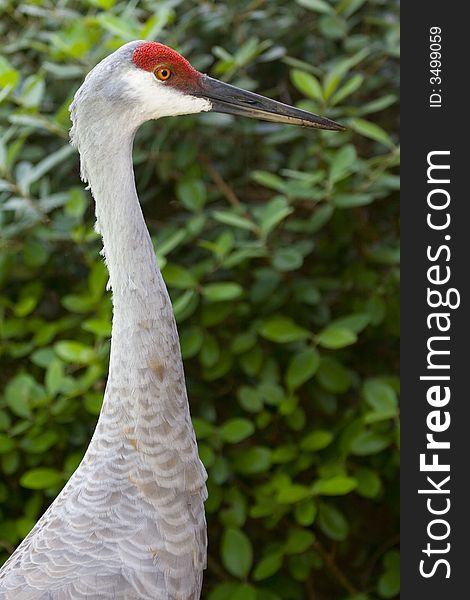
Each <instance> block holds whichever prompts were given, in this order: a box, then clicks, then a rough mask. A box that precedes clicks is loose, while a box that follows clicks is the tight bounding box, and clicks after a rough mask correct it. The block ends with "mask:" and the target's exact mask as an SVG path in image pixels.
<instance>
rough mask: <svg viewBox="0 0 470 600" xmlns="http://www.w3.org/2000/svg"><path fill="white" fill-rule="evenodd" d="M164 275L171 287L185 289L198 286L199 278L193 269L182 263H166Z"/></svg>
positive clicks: (163, 270)
mask: <svg viewBox="0 0 470 600" xmlns="http://www.w3.org/2000/svg"><path fill="white" fill-rule="evenodd" d="M162 275H163V278H164V280H165V283H166V284H167V285H168V286H169V287H175V288H178V289H181V290H185V289H188V288H193V287H195V286H197V280H196V278H195V277H194V275H193V274H192V273H191V271H189V270H188V269H185V268H184V267H181V266H180V265H174V264H170V263H168V264H166V265H165V268H164V269H162Z"/></svg>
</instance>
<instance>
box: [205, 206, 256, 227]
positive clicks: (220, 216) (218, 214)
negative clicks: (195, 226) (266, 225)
mask: <svg viewBox="0 0 470 600" xmlns="http://www.w3.org/2000/svg"><path fill="white" fill-rule="evenodd" d="M214 219H215V220H216V221H219V223H225V225H232V226H233V227H238V228H240V229H251V230H256V225H255V224H254V223H253V222H252V221H250V220H249V219H247V218H246V217H242V216H240V215H237V214H235V213H232V212H228V211H222V210H216V211H214Z"/></svg>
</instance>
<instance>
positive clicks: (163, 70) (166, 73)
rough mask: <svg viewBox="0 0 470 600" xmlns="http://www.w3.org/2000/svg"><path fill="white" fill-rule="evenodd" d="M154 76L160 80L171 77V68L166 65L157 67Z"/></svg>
mask: <svg viewBox="0 0 470 600" xmlns="http://www.w3.org/2000/svg"><path fill="white" fill-rule="evenodd" d="M155 77H156V78H157V79H160V81H167V79H170V77H171V69H169V68H168V67H159V68H158V69H157V70H156V71H155Z"/></svg>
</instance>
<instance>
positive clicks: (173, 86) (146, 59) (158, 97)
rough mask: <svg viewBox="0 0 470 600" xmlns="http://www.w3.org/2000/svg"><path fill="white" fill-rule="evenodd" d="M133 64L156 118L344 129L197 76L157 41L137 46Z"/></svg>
mask: <svg viewBox="0 0 470 600" xmlns="http://www.w3.org/2000/svg"><path fill="white" fill-rule="evenodd" d="M132 63H133V65H134V66H135V70H134V72H133V76H134V77H135V79H137V80H140V89H141V91H142V89H145V95H146V97H147V98H151V100H150V104H154V103H156V104H157V107H156V111H157V112H158V116H163V114H165V115H171V114H173V115H176V114H187V113H193V112H205V111H215V112H221V113H229V114H233V115H240V116H245V117H251V118H256V119H261V120H263V121H273V122H276V123H291V124H293V125H302V126H304V127H315V128H317V129H331V130H336V131H341V130H343V129H344V127H342V126H341V125H339V124H338V123H335V122H334V121H331V120H330V119H326V118H324V117H320V116H318V115H315V114H313V113H309V112H307V111H304V110H300V109H298V108H295V107H293V106H289V105H287V104H283V103H282V102H277V101H275V100H271V99H269V98H266V97H264V96H260V95H259V94H255V93H253V92H249V91H246V90H243V89H240V88H237V87H235V86H233V85H230V84H228V83H224V82H222V81H218V80H217V79H213V78H212V77H209V76H208V75H205V74H203V73H200V72H199V71H197V70H196V69H195V68H194V67H192V66H191V64H190V63H189V62H188V61H187V60H186V59H185V58H184V57H183V56H181V54H178V52H175V51H174V50H172V49H171V48H169V47H168V46H165V45H163V44H160V43H158V42H140V43H138V44H137V46H136V47H135V49H134V50H133V52H132ZM136 83H137V82H136Z"/></svg>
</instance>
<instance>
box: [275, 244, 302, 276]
mask: <svg viewBox="0 0 470 600" xmlns="http://www.w3.org/2000/svg"><path fill="white" fill-rule="evenodd" d="M303 262H304V259H303V256H302V254H300V252H299V251H298V250H297V249H296V248H277V249H276V250H275V251H274V255H273V266H274V267H275V268H276V269H279V271H295V269H299V268H300V267H301V266H302V265H303Z"/></svg>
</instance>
